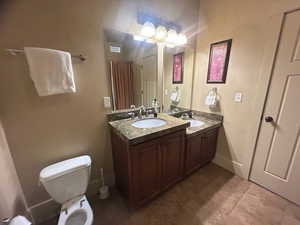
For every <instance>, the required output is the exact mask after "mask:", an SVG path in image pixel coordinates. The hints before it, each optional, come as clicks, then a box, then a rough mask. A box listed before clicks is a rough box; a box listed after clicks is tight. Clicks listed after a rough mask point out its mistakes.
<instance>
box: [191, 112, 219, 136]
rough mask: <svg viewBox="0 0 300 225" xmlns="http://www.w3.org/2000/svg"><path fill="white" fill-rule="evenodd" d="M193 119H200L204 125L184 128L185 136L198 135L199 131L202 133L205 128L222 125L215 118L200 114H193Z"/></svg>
mask: <svg viewBox="0 0 300 225" xmlns="http://www.w3.org/2000/svg"><path fill="white" fill-rule="evenodd" d="M192 119H194V120H200V121H202V122H204V125H202V126H199V127H188V128H187V129H186V134H187V136H194V135H198V134H200V133H203V132H205V131H207V130H210V129H213V128H218V127H221V126H222V121H221V120H217V119H209V118H207V117H205V116H200V115H193V118H192Z"/></svg>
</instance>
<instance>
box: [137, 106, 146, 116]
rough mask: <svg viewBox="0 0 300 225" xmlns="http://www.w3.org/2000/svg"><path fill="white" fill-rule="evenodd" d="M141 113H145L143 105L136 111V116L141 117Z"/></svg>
mask: <svg viewBox="0 0 300 225" xmlns="http://www.w3.org/2000/svg"><path fill="white" fill-rule="evenodd" d="M143 114H145V106H143V105H141V106H140V108H139V112H138V118H139V119H143Z"/></svg>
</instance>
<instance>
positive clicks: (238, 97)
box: [234, 92, 243, 102]
mask: <svg viewBox="0 0 300 225" xmlns="http://www.w3.org/2000/svg"><path fill="white" fill-rule="evenodd" d="M242 98H243V94H242V93H241V92H236V93H235V95H234V101H235V102H242Z"/></svg>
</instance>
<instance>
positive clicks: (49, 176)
mask: <svg viewBox="0 0 300 225" xmlns="http://www.w3.org/2000/svg"><path fill="white" fill-rule="evenodd" d="M89 166H91V157H90V156H88V155H84V156H79V157H76V158H72V159H68V160H64V161H61V162H58V163H55V164H52V165H50V166H47V167H46V168H44V169H43V170H42V171H41V172H40V181H41V182H42V183H44V182H46V181H49V180H53V179H55V178H57V177H60V176H62V175H64V174H66V173H70V172H72V171H75V170H78V169H80V168H84V167H89Z"/></svg>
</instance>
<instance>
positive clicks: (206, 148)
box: [202, 129, 218, 163]
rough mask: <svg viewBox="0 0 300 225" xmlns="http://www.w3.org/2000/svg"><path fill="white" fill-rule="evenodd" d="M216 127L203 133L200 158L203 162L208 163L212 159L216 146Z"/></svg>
mask: <svg viewBox="0 0 300 225" xmlns="http://www.w3.org/2000/svg"><path fill="white" fill-rule="evenodd" d="M217 138H218V129H214V130H211V131H208V132H207V133H205V135H204V136H203V138H202V148H203V151H202V158H203V163H208V162H210V161H212V160H213V158H214V157H215V154H216V148H217Z"/></svg>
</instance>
